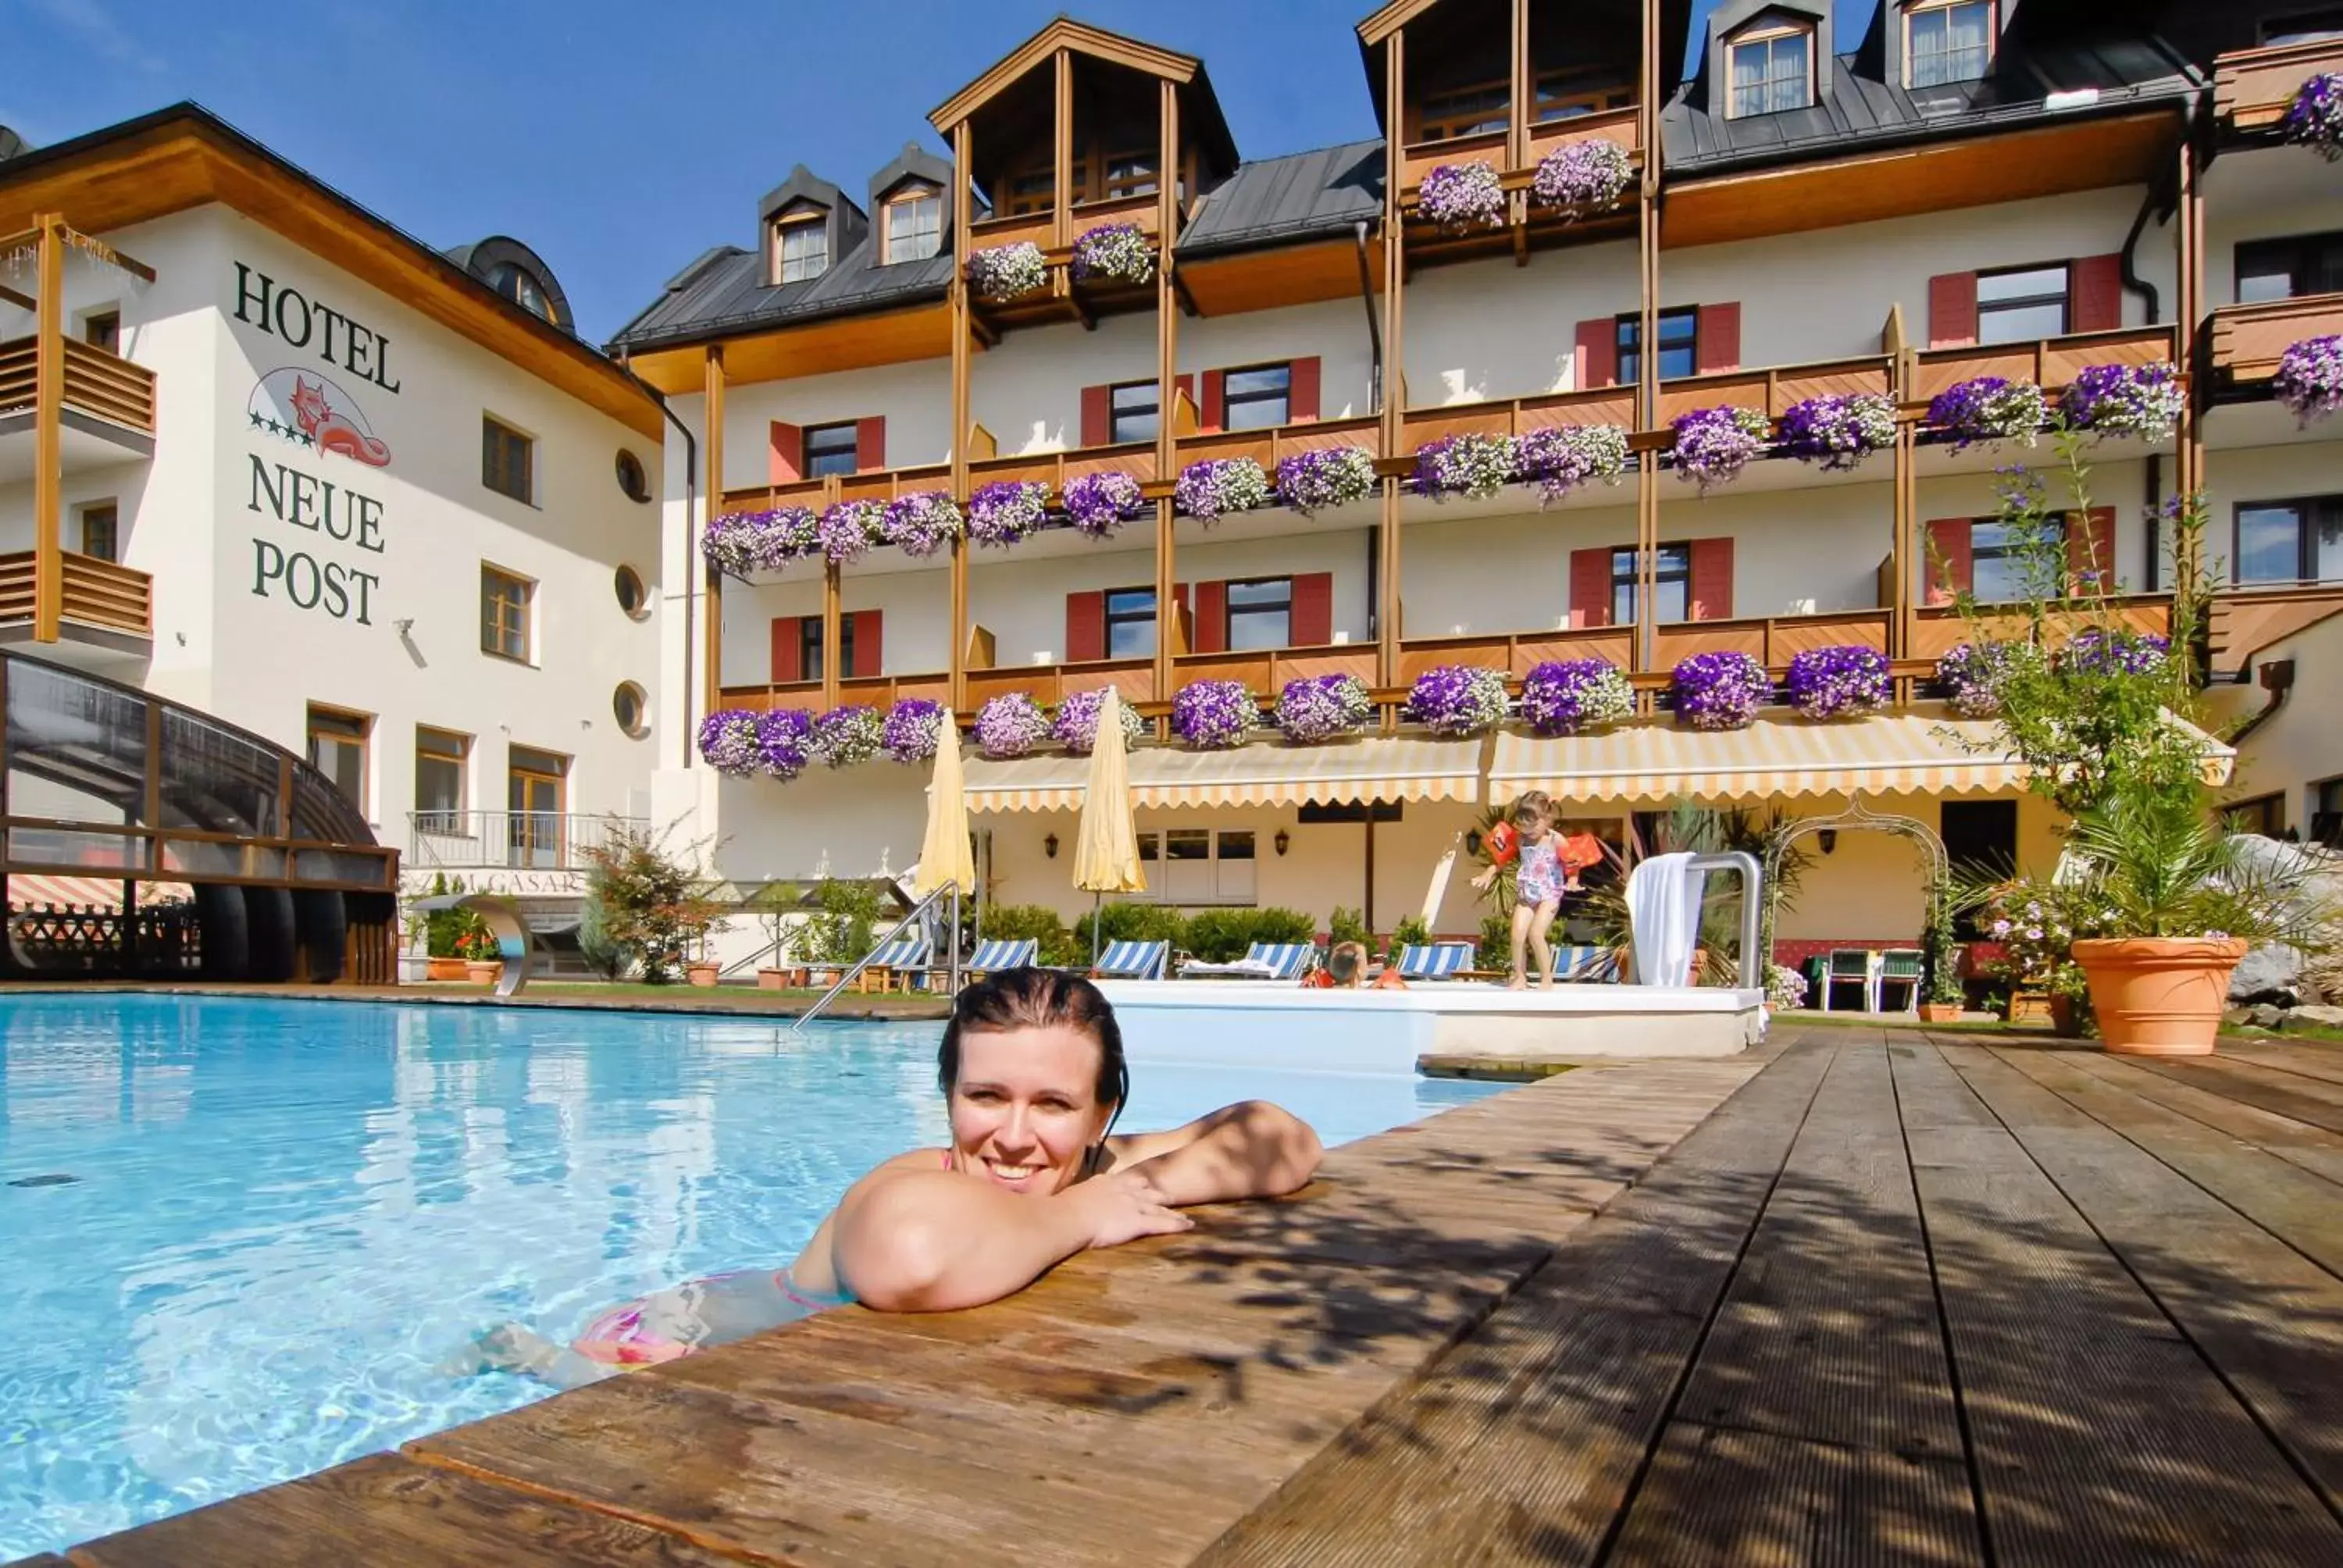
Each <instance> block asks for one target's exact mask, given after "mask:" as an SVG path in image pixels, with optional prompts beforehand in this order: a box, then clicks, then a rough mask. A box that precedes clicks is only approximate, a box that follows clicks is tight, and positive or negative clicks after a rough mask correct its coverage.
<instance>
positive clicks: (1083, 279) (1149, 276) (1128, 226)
mask: <svg viewBox="0 0 2343 1568" xmlns="http://www.w3.org/2000/svg"><path fill="white" fill-rule="evenodd" d="M1073 268H1074V281H1075V282H1076V283H1149V282H1152V281H1153V280H1154V277H1155V246H1154V245H1153V244H1152V243H1151V241H1150V240H1149V239H1148V237H1147V231H1146V230H1145V229H1143V228H1141V227H1140V226H1138V225H1137V224H1135V223H1109V224H1101V225H1100V226H1098V227H1096V228H1094V229H1091V230H1089V231H1088V232H1087V233H1085V234H1084V235H1083V236H1081V238H1080V239H1078V240H1076V241H1074V260H1073Z"/></svg>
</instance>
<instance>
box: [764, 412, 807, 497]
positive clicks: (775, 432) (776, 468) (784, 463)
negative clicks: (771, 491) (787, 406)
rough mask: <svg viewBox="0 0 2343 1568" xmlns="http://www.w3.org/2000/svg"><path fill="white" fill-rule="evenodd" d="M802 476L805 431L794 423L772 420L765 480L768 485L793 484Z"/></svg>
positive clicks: (803, 473)
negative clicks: (787, 423) (788, 423)
mask: <svg viewBox="0 0 2343 1568" xmlns="http://www.w3.org/2000/svg"><path fill="white" fill-rule="evenodd" d="M804 477H805V431H804V430H802V429H800V428H799V427H797V426H795V425H784V424H782V423H781V422H780V421H779V419H776V420H774V421H773V423H772V428H771V432H770V445H769V450H768V454H767V457H766V459H765V482H766V483H767V484H769V485H794V484H796V483H797V482H798V481H799V479H802V478H804Z"/></svg>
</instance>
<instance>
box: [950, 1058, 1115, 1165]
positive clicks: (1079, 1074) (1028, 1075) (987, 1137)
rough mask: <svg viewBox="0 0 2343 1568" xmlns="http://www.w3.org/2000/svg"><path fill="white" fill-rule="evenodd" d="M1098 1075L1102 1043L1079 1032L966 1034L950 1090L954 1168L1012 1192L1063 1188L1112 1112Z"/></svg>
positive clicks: (1099, 1137) (1104, 1134)
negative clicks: (1101, 1093) (1100, 1093)
mask: <svg viewBox="0 0 2343 1568" xmlns="http://www.w3.org/2000/svg"><path fill="white" fill-rule="evenodd" d="M1098 1076H1099V1045H1098V1041H1096V1040H1092V1039H1091V1037H1090V1036H1089V1035H1087V1034H1084V1033H1082V1032H1081V1031H1080V1030H1074V1029H1070V1028H1067V1027H1066V1026H1064V1025H1062V1024H1061V1025H1052V1026H1050V1027H1047V1028H1041V1029H1016V1030H967V1031H965V1032H964V1033H962V1034H961V1036H960V1078H959V1081H957V1082H955V1083H954V1084H953V1085H952V1091H951V1103H950V1111H951V1132H952V1164H953V1167H954V1168H955V1169H957V1170H960V1171H967V1172H968V1173H969V1174H970V1175H971V1176H975V1177H979V1178H980V1179H982V1180H984V1181H990V1182H992V1183H993V1184H994V1185H996V1186H999V1187H1003V1188H1006V1189H1007V1190H1008V1191H1011V1192H1024V1193H1030V1194H1032V1195H1035V1196H1039V1197H1046V1196H1048V1195H1049V1194H1051V1193H1052V1192H1061V1191H1065V1189H1067V1188H1068V1187H1071V1185H1073V1184H1074V1182H1075V1181H1079V1180H1081V1174H1082V1167H1083V1161H1084V1157H1085V1156H1086V1155H1087V1154H1088V1153H1089V1151H1090V1149H1091V1145H1093V1144H1095V1143H1097V1142H1098V1141H1100V1140H1101V1138H1103V1137H1105V1136H1106V1129H1107V1123H1108V1122H1109V1121H1111V1119H1112V1117H1113V1113H1114V1109H1115V1108H1114V1105H1113V1103H1112V1102H1111V1101H1104V1102H1101V1101H1100V1099H1099V1097H1098Z"/></svg>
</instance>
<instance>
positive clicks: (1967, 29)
mask: <svg viewBox="0 0 2343 1568" xmlns="http://www.w3.org/2000/svg"><path fill="white" fill-rule="evenodd" d="M1993 7H1994V0H1912V3H1911V4H1910V5H1906V7H1905V8H1904V85H1906V86H1907V87H1941V86H1944V85H1946V84H1948V83H1953V82H1974V81H1977V80H1979V79H1980V78H1982V77H1983V76H1984V75H1986V72H1988V71H1990V70H1991V69H1992V68H1993V33H1994V28H1993V21H1994V15H1993Z"/></svg>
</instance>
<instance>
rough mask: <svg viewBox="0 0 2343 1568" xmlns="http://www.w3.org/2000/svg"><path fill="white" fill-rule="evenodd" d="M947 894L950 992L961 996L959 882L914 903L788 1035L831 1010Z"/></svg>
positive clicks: (801, 1015) (815, 1002)
mask: <svg viewBox="0 0 2343 1568" xmlns="http://www.w3.org/2000/svg"><path fill="white" fill-rule="evenodd" d="M946 893H950V895H951V935H950V939H949V940H947V942H946V943H945V948H946V950H947V951H948V952H949V953H950V964H949V966H948V972H949V974H950V979H951V989H950V995H953V996H958V995H959V994H960V884H959V883H958V882H946V883H945V884H944V885H943V886H942V887H940V888H938V889H937V890H935V891H934V892H932V893H930V894H929V895H928V896H927V897H926V898H924V899H921V900H920V901H919V902H918V903H916V904H913V905H912V906H911V911H910V913H909V914H907V915H905V916H904V917H903V918H902V919H901V920H897V921H896V922H895V923H894V924H893V925H892V926H890V927H889V928H888V930H887V934H886V935H885V936H883V937H880V939H879V940H877V941H875V942H872V943H871V944H870V951H869V952H867V953H864V954H863V955H862V956H861V957H860V958H859V959H857V960H855V961H854V967H853V968H852V969H850V970H847V971H846V972H845V973H844V974H842V975H840V976H839V977H838V980H836V982H835V983H833V984H832V985H831V986H830V989H829V990H826V991H824V992H822V993H821V995H820V997H818V998H817V999H815V1001H814V1004H813V1005H812V1006H811V1007H809V1008H808V1009H806V1010H805V1011H803V1012H801V1013H799V1014H798V1018H797V1021H796V1022H795V1023H792V1024H791V1025H789V1032H790V1033H792V1034H794V1033H796V1032H797V1031H798V1030H801V1029H803V1028H804V1027H805V1026H806V1025H807V1024H809V1023H811V1022H812V1021H813V1020H814V1019H815V1018H816V1017H818V1016H819V1015H820V1012H821V1010H822V1009H824V1008H826V1007H828V1006H829V1005H830V1003H831V1002H832V1001H833V1000H836V999H837V997H838V993H839V992H840V991H842V990H845V989H846V988H847V987H848V986H850V985H851V984H853V983H854V981H855V980H856V978H857V977H859V976H860V974H861V973H862V971H863V970H867V969H869V968H870V960H872V959H875V958H877V957H878V956H879V955H880V953H882V952H885V951H886V950H887V944H888V943H889V942H891V941H893V940H895V939H896V938H897V937H900V936H901V935H902V934H903V932H904V931H905V930H907V929H908V928H909V927H910V923H911V922H912V921H913V920H918V919H919V918H920V916H921V915H923V914H925V913H927V912H928V910H930V909H932V908H934V907H935V903H936V900H939V899H940V898H942V897H943V896H944V895H945V894H946Z"/></svg>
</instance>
